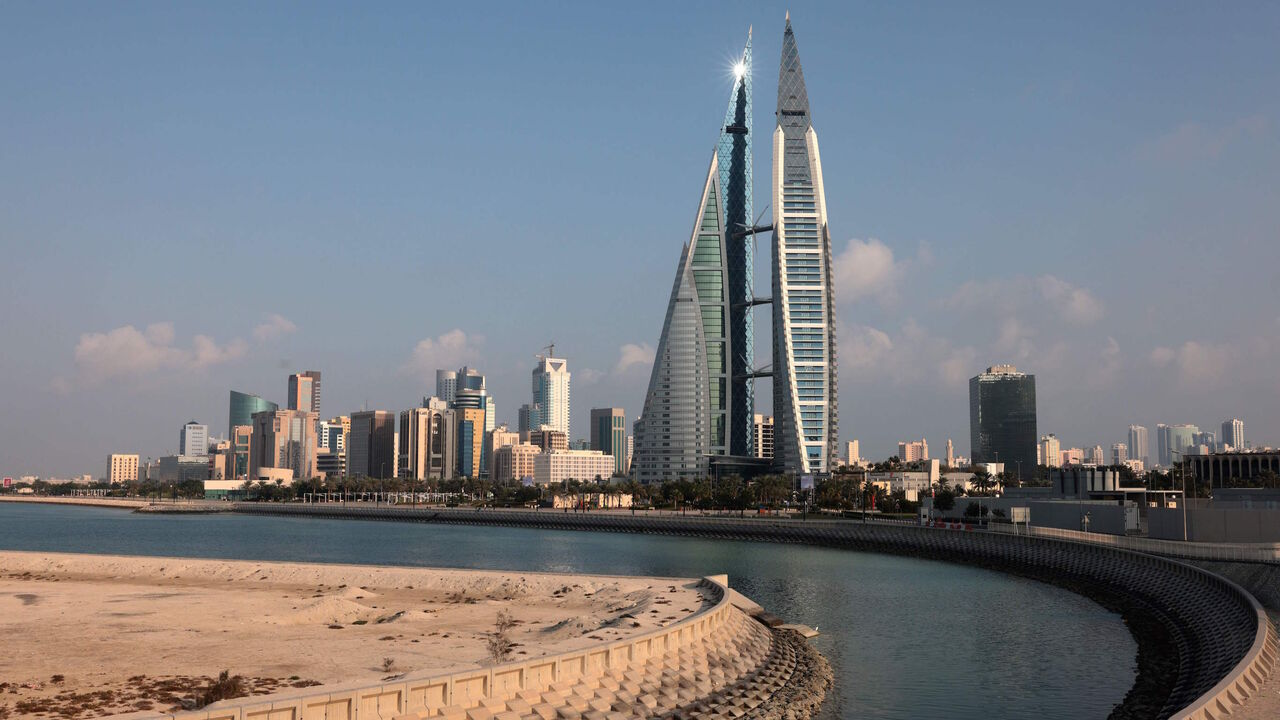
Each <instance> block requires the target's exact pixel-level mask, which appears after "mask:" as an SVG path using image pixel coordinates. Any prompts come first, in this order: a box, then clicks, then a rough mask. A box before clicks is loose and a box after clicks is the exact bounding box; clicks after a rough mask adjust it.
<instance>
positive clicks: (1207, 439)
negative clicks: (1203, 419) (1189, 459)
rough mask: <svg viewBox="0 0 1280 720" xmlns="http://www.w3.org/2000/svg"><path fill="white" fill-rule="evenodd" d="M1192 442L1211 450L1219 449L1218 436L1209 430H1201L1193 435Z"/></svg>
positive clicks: (1194, 444)
mask: <svg viewBox="0 0 1280 720" xmlns="http://www.w3.org/2000/svg"><path fill="white" fill-rule="evenodd" d="M1191 444H1192V445H1193V446H1197V447H1205V448H1208V450H1209V452H1214V451H1216V450H1217V449H1218V437H1217V436H1216V435H1214V434H1213V433H1212V432H1211V431H1209V430H1201V431H1200V432H1198V433H1196V434H1194V435H1192V436H1191Z"/></svg>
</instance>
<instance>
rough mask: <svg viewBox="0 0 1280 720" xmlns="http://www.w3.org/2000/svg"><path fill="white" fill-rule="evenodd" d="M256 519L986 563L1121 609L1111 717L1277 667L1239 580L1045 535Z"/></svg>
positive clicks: (617, 522) (842, 525)
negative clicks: (1125, 685)
mask: <svg viewBox="0 0 1280 720" xmlns="http://www.w3.org/2000/svg"><path fill="white" fill-rule="evenodd" d="M236 509H237V511H240V512H248V513H258V514H279V515H295V516H318V517H342V518H360V519H369V520H400V521H411V522H442V523H456V524H472V525H510V526H519V527H536V528H545V529H556V530H592V531H606V532H635V533H652V534H667V535H688V536H697V537H710V538H722V539H732V540H753V541H765V542H794V543H808V544H814V545H823V546H830V547H841V548H849V549H854V550H863V551H872V552H884V553H891V554H905V555H912V556H917V557H924V558H932V559H939V560H946V561H952V562H961V563H966V564H970V565H975V564H976V565H980V566H983V567H989V568H992V569H997V570H1001V571H1005V572H1011V573H1015V574H1019V575H1024V576H1028V577H1032V578H1035V579H1039V580H1043V581H1045V582H1048V583H1052V584H1056V585H1060V586H1063V587H1065V588H1067V589H1070V590H1073V591H1076V592H1079V593H1082V594H1084V595H1087V596H1090V597H1093V598H1095V599H1097V600H1098V601H1099V602H1101V603H1103V604H1104V605H1107V606H1108V607H1111V608H1113V609H1115V610H1117V611H1118V612H1120V613H1121V614H1122V616H1123V617H1124V618H1125V620H1126V622H1127V623H1128V624H1129V626H1130V629H1131V631H1132V632H1133V633H1134V636H1135V639H1136V640H1137V642H1138V645H1139V663H1140V666H1139V671H1138V677H1137V679H1136V681H1135V684H1134V687H1133V688H1132V689H1131V691H1130V692H1129V694H1128V695H1127V696H1126V698H1125V700H1124V701H1123V702H1122V703H1121V705H1120V706H1118V707H1117V708H1116V710H1115V712H1114V713H1113V717H1121V718H1124V717H1134V718H1137V717H1161V718H1164V717H1195V718H1205V719H1206V720H1207V719H1208V718H1218V717H1222V716H1225V715H1226V714H1229V713H1230V712H1232V710H1233V709H1237V708H1239V707H1240V706H1241V705H1242V704H1243V703H1244V702H1245V701H1247V699H1248V698H1249V697H1251V696H1252V695H1254V694H1255V693H1256V692H1257V689H1258V687H1259V686H1260V685H1261V683H1262V681H1263V680H1264V679H1265V677H1266V676H1267V675H1269V674H1270V672H1271V670H1272V667H1273V665H1274V663H1275V662H1276V655H1277V644H1276V639H1275V632H1274V630H1273V629H1272V627H1271V625H1270V622H1269V621H1268V620H1267V618H1266V615H1265V613H1264V612H1263V610H1262V608H1261V606H1260V605H1258V603H1257V601H1256V600H1254V598H1253V597H1252V596H1250V595H1249V594H1248V593H1247V592H1245V591H1244V590H1242V589H1241V588H1240V587H1239V586H1237V585H1235V584H1234V583H1232V582H1230V581H1228V580H1226V579H1224V578H1222V577H1219V576H1217V575H1214V574H1212V573H1210V572H1206V571H1203V570H1200V569H1198V568H1195V567H1193V566H1191V565H1188V564H1185V563H1181V562H1177V561H1174V560H1169V559H1166V558H1162V557H1156V556H1152V555H1145V554H1141V553H1136V552H1130V551H1126V550H1121V549H1118V548H1112V547H1105V546H1097V545H1089V544H1084V543H1077V542H1071V541H1066V540H1059V539H1053V538H1044V537H1026V536H1008V535H998V534H991V533H973V532H964V531H954V530H941V529H933V528H921V527H915V526H907V525H896V526H895V525H879V524H874V523H872V524H862V523H858V522H851V521H843V522H841V521H810V522H797V521H769V520H758V519H743V520H738V519H732V518H702V517H699V518H693V517H690V518H678V517H645V516H643V515H636V516H630V515H606V514H591V513H588V514H574V513H558V512H546V511H543V512H528V511H503V510H485V511H482V512H477V511H475V510H442V509H411V508H395V507H383V508H378V507H359V506H356V507H351V506H348V507H342V506H325V505H273V504H262V505H259V504H253V503H244V504H239V505H237V507H236Z"/></svg>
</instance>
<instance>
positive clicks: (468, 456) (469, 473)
mask: <svg viewBox="0 0 1280 720" xmlns="http://www.w3.org/2000/svg"><path fill="white" fill-rule="evenodd" d="M458 395H459V397H461V395H462V390H461V388H460V389H459V390H458ZM453 412H454V426H455V427H456V428H457V430H455V432H454V437H456V438H457V443H458V455H457V457H458V463H457V473H458V475H459V476H461V477H466V478H478V477H480V459H481V457H482V456H483V455H484V409H483V408H457V409H455V410H454V411H453Z"/></svg>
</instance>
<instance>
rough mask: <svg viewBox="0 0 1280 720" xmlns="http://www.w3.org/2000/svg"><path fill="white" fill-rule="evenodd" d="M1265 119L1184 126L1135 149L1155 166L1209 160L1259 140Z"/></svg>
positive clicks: (1245, 119)
mask: <svg viewBox="0 0 1280 720" xmlns="http://www.w3.org/2000/svg"><path fill="white" fill-rule="evenodd" d="M1268 124H1269V123H1268V121H1267V117H1266V116H1265V115H1249V116H1247V117H1243V118H1240V119H1238V120H1235V121H1233V122H1229V123H1226V124H1225V125H1219V126H1216V127H1215V126H1208V125H1204V124H1201V123H1198V122H1184V123H1182V124H1181V125H1179V126H1177V127H1176V128H1173V129H1172V130H1169V131H1168V132H1166V133H1164V134H1162V135H1160V136H1159V137H1157V138H1155V139H1154V140H1152V141H1150V142H1148V143H1146V144H1144V145H1143V146H1142V147H1140V148H1139V154H1141V155H1143V156H1145V157H1147V158H1148V159H1151V160H1156V161H1159V162H1175V163H1187V162H1195V161H1203V160H1212V159H1215V158H1217V157H1218V156H1220V155H1222V153H1223V151H1224V150H1226V149H1227V148H1228V147H1230V146H1232V145H1233V144H1235V143H1237V142H1240V141H1243V140H1248V139H1251V138H1256V137H1260V136H1261V135H1262V134H1263V133H1265V132H1266V130H1267V126H1268Z"/></svg>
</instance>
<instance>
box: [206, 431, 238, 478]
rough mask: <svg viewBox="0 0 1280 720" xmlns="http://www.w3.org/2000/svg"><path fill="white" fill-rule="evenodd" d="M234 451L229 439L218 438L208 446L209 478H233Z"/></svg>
mask: <svg viewBox="0 0 1280 720" xmlns="http://www.w3.org/2000/svg"><path fill="white" fill-rule="evenodd" d="M235 462H236V456H235V451H234V450H233V449H232V447H231V441H230V440H219V441H218V442H216V443H213V446H212V447H210V448H209V479H210V480H233V479H235V474H234V473H235Z"/></svg>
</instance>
